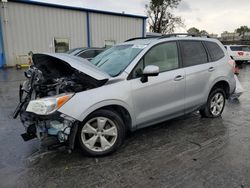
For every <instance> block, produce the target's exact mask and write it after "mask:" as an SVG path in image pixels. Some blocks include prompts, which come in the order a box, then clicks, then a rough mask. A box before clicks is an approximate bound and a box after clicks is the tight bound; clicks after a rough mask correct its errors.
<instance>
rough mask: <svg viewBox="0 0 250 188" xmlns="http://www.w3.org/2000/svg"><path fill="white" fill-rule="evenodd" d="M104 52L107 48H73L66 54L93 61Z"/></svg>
mask: <svg viewBox="0 0 250 188" xmlns="http://www.w3.org/2000/svg"><path fill="white" fill-rule="evenodd" d="M104 50H105V48H73V49H71V50H69V51H68V52H66V53H67V54H71V55H74V56H79V57H81V58H84V59H87V60H91V59H93V58H94V57H95V56H97V55H98V54H100V53H101V52H103V51H104Z"/></svg>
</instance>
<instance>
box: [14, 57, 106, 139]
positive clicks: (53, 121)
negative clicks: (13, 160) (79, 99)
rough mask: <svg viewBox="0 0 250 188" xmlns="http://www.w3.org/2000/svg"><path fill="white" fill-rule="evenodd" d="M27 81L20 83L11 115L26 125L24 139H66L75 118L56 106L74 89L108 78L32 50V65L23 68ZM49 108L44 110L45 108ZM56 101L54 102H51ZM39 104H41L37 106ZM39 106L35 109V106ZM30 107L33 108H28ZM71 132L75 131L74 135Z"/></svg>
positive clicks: (84, 88) (97, 83)
mask: <svg viewBox="0 0 250 188" xmlns="http://www.w3.org/2000/svg"><path fill="white" fill-rule="evenodd" d="M24 74H25V77H26V78H27V81H25V82H24V83H23V84H21V85H20V90H19V100H20V103H19V105H18V107H17V109H16V111H15V112H14V115H13V117H14V118H17V116H18V115H20V119H21V121H22V123H23V125H24V127H25V129H26V133H24V134H22V137H23V139H24V140H25V141H27V140H30V139H33V138H36V137H37V138H39V139H41V140H43V139H46V138H47V137H50V136H52V137H56V138H57V140H58V141H59V142H61V143H64V142H66V141H69V137H70V136H71V133H72V128H73V127H74V124H76V122H77V121H76V120H75V119H73V118H71V117H68V116H66V115H64V114H60V113H59V112H57V111H56V109H58V108H60V106H61V105H63V103H65V102H66V101H67V100H69V99H70V97H72V96H73V95H74V93H77V92H82V91H85V90H89V89H93V88H96V87H99V86H101V85H103V84H105V83H106V81H107V80H97V79H95V78H93V77H91V76H89V75H87V74H85V73H83V72H81V71H79V70H77V69H75V68H73V67H72V66H70V64H68V63H67V62H65V61H63V60H62V59H59V58H56V57H54V56H50V55H45V54H34V55H33V65H31V66H30V68H29V69H28V70H26V71H25V72H24ZM40 99H41V101H49V103H48V104H51V107H50V108H53V109H51V111H43V110H41V109H42V107H44V108H48V106H47V105H46V103H45V104H44V103H42V102H41V101H40V103H39V100H40ZM54 101H55V104H53V102H54ZM39 105H40V106H39ZM36 108H37V109H39V110H40V111H39V110H37V111H35V110H34V109H36ZM29 109H32V110H29ZM73 136H74V135H73Z"/></svg>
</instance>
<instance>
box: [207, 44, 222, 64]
mask: <svg viewBox="0 0 250 188" xmlns="http://www.w3.org/2000/svg"><path fill="white" fill-rule="evenodd" d="M205 44H206V47H207V49H208V51H209V54H210V56H211V59H212V61H218V60H219V59H221V58H223V57H224V56H225V54H224V52H223V50H222V49H221V48H220V46H219V45H218V44H216V43H215V42H207V41H206V42H205Z"/></svg>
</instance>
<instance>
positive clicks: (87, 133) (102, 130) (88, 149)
mask: <svg viewBox="0 0 250 188" xmlns="http://www.w3.org/2000/svg"><path fill="white" fill-rule="evenodd" d="M125 133H126V127H125V124H124V122H123V120H122V119H121V117H120V116H119V115H118V114H117V113H115V112H113V111H111V110H98V111H96V112H93V113H92V114H91V115H89V116H88V117H87V118H86V119H85V120H84V121H83V122H82V123H81V124H80V126H79V129H78V134H77V137H78V142H79V145H80V149H81V150H82V152H83V153H84V154H85V155H88V156H104V155H108V154H111V153H112V152H114V151H116V150H117V149H118V148H119V147H120V146H121V145H122V143H123V141H124V138H125Z"/></svg>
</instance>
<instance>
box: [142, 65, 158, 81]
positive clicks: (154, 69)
mask: <svg viewBox="0 0 250 188" xmlns="http://www.w3.org/2000/svg"><path fill="white" fill-rule="evenodd" d="M159 72H160V70H159V67H158V66H155V65H148V66H146V67H145V68H144V70H143V74H142V77H141V82H142V83H145V82H147V81H148V77H149V76H158V75H159Z"/></svg>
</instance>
